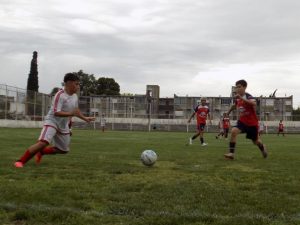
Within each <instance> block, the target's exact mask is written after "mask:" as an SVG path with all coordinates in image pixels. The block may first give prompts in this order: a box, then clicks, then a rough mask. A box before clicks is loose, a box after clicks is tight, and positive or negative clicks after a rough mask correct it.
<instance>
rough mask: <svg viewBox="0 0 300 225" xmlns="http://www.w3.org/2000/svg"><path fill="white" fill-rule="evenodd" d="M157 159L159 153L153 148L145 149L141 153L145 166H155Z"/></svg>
mask: <svg viewBox="0 0 300 225" xmlns="http://www.w3.org/2000/svg"><path fill="white" fill-rule="evenodd" d="M156 160H157V155H156V153H155V152H154V151H153V150H145V151H143V152H142V154H141V161H142V163H143V164H144V165H145V166H153V165H154V163H155V162H156Z"/></svg>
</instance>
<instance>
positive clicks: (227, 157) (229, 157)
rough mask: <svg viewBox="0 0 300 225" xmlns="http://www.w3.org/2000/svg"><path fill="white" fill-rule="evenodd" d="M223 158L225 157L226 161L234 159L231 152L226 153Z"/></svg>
mask: <svg viewBox="0 0 300 225" xmlns="http://www.w3.org/2000/svg"><path fill="white" fill-rule="evenodd" d="M224 157H225V158H226V159H234V154H233V153H231V152H229V153H227V154H224Z"/></svg>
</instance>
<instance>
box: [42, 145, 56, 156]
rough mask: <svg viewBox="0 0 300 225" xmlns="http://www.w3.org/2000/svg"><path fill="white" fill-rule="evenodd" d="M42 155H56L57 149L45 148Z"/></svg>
mask: <svg viewBox="0 0 300 225" xmlns="http://www.w3.org/2000/svg"><path fill="white" fill-rule="evenodd" d="M41 154H42V155H52V154H56V151H55V147H53V146H48V147H45V148H43V149H42V151H41Z"/></svg>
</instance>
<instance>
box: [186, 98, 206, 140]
mask: <svg viewBox="0 0 300 225" xmlns="http://www.w3.org/2000/svg"><path fill="white" fill-rule="evenodd" d="M200 101H201V104H200V105H198V106H196V107H195V109H194V112H193V114H192V115H191V117H190V118H189V120H188V123H190V122H191V120H192V118H193V117H194V116H195V115H196V117H197V130H198V131H197V133H196V134H195V135H194V136H193V137H191V138H190V139H189V144H190V145H191V144H192V143H193V140H194V139H196V138H197V137H198V136H200V142H201V146H206V145H207V143H205V142H204V137H203V133H204V128H205V126H206V120H207V119H209V121H210V124H211V118H210V114H209V108H208V106H207V105H206V98H203V97H202V98H201V100H200Z"/></svg>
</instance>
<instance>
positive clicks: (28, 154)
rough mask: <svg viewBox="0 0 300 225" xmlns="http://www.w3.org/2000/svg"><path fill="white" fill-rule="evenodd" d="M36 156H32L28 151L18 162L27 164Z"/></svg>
mask: <svg viewBox="0 0 300 225" xmlns="http://www.w3.org/2000/svg"><path fill="white" fill-rule="evenodd" d="M33 156H34V154H31V153H30V152H29V150H28V149H27V150H26V151H25V153H24V155H23V156H22V157H21V158H20V159H19V160H18V161H19V162H22V163H23V164H25V163H26V162H27V161H28V160H30V159H31V158H32V157H33Z"/></svg>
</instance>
